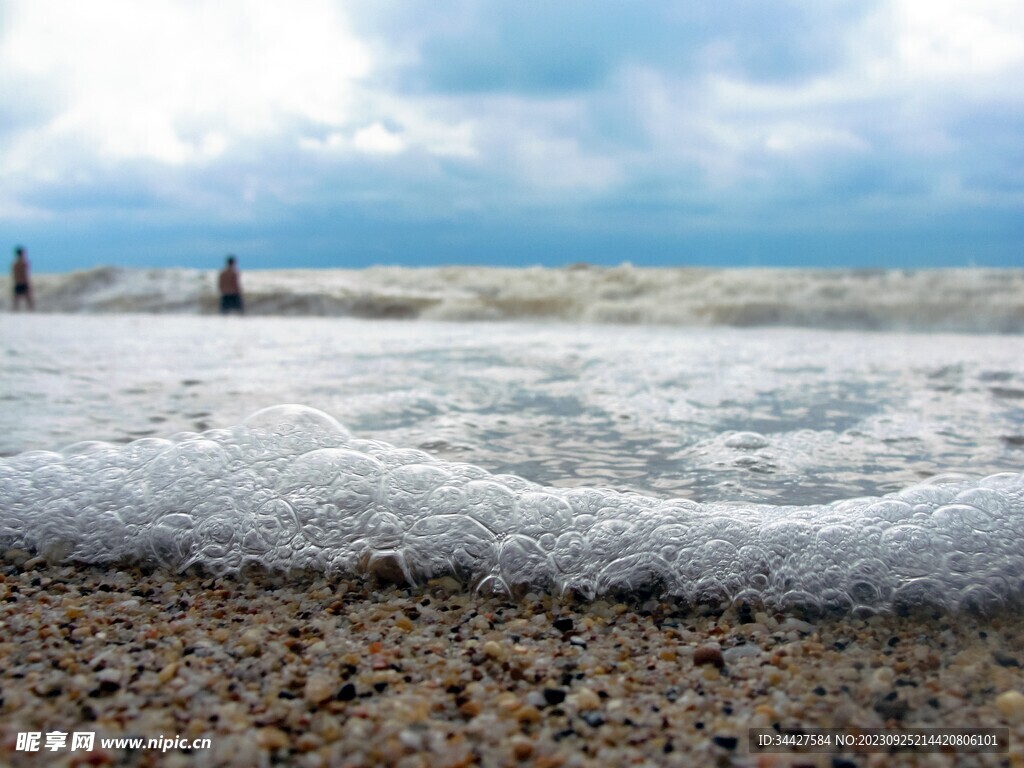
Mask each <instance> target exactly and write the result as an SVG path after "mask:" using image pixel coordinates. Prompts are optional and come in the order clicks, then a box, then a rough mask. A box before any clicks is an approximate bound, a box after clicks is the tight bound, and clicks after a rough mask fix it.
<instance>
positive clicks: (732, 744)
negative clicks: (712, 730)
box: [711, 736, 739, 750]
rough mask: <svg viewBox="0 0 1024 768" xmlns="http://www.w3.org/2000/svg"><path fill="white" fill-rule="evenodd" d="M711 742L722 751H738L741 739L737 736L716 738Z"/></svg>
mask: <svg viewBox="0 0 1024 768" xmlns="http://www.w3.org/2000/svg"><path fill="white" fill-rule="evenodd" d="M711 740H712V741H713V742H715V744H717V745H718V746H720V747H721V748H722V749H729V750H733V749H736V745H737V744H739V739H737V738H736V737H735V736H715V737H714V738H713V739H711Z"/></svg>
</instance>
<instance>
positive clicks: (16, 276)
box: [11, 245, 36, 312]
mask: <svg viewBox="0 0 1024 768" xmlns="http://www.w3.org/2000/svg"><path fill="white" fill-rule="evenodd" d="M11 282H12V283H13V284H14V311H15V312H17V311H18V307H19V306H21V302H22V299H24V300H25V302H26V303H27V304H28V308H29V309H35V308H36V305H35V303H34V302H33V301H32V283H31V282H29V279H28V259H26V258H25V249H24V248H22V247H21V246H20V245H19V246H18V247H17V248H15V249H14V263H13V264H12V265H11Z"/></svg>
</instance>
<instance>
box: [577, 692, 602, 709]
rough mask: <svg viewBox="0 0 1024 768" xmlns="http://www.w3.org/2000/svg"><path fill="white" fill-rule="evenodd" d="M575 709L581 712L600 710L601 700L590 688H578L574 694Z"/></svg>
mask: <svg viewBox="0 0 1024 768" xmlns="http://www.w3.org/2000/svg"><path fill="white" fill-rule="evenodd" d="M576 708H577V709H578V710H580V711H581V712H586V711H589V710H594V709H600V708H601V698H600V697H599V696H598V695H597V694H596V693H594V692H593V691H592V690H591V689H590V688H580V690H579V691H577V692H576Z"/></svg>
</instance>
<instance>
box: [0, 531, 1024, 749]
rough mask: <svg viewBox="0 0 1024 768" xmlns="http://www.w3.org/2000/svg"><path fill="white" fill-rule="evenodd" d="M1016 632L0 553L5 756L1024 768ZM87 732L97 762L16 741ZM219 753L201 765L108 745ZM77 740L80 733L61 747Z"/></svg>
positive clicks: (941, 619) (1008, 621) (977, 625)
mask: <svg viewBox="0 0 1024 768" xmlns="http://www.w3.org/2000/svg"><path fill="white" fill-rule="evenodd" d="M1022 630H1024V621H1022V620H1021V619H1020V618H1019V617H1015V616H1014V617H1010V616H996V617H988V618H983V619H982V618H977V617H972V616H965V615H954V616H951V615H929V616H917V617H896V616H887V617H886V616H877V617H872V618H868V619H864V618H853V617H849V616H847V617H838V618H835V617H834V618H828V619H824V618H817V619H813V620H811V621H806V620H804V619H802V618H798V617H794V616H788V617H787V616H783V615H781V614H775V615H768V614H766V613H764V612H760V611H756V610H752V609H747V608H740V609H737V608H735V607H733V608H730V609H728V610H726V611H725V612H724V613H723V612H721V611H719V610H709V609H707V608H705V609H696V610H694V609H688V608H684V607H682V606H679V605H676V604H673V603H671V602H666V601H662V600H659V599H656V598H650V599H644V598H637V597H635V596H634V597H633V598H632V599H630V600H629V601H628V602H616V601H614V600H608V599H604V600H597V601H592V602H587V601H577V600H573V599H571V598H559V597H553V596H551V595H548V594H543V593H527V594H524V595H520V596H517V597H516V599H508V598H504V597H493V596H491V597H487V596H482V595H478V594H474V593H472V592H471V591H469V590H468V589H466V588H465V587H463V586H462V585H460V584H458V583H456V582H454V581H453V580H451V579H441V580H437V581H434V582H431V583H430V584H428V585H425V586H423V587H419V588H407V587H404V586H397V585H394V584H388V583H383V582H380V581H374V580H369V579H362V578H353V579H342V578H325V577H324V576H322V575H316V574H290V575H288V576H284V575H274V574H267V573H264V572H251V573H245V574H242V575H241V576H238V577H224V578H217V577H213V576H210V575H208V574H201V573H191V572H190V573H187V574H172V573H168V572H165V571H160V570H158V571H141V570H139V569H137V568H134V567H113V566H111V567H96V566H67V565H56V566H55V565H48V564H46V563H45V562H44V561H42V560H41V559H40V558H33V557H31V555H30V554H29V553H25V552H21V551H8V552H7V553H5V554H4V557H3V560H2V561H0V689H2V690H0V697H2V703H0V713H2V715H3V717H2V718H0V763H10V764H12V765H16V766H18V765H44V764H45V765H85V764H89V765H106V764H112V765H139V766H148V765H167V766H176V765H180V766H186V765H199V766H218V765H225V766H235V765H237V766H261V765H275V764H282V765H300V766H321V765H322V766H334V765H340V766H347V765H351V766H358V765H395V766H464V765H540V766H586V765H594V766H599V765H600V766H609V765H629V764H645V765H739V766H747V765H750V766H762V765H800V766H804V765H808V766H834V767H835V768H845V767H846V766H854V765H893V764H898V765H922V766H932V765H934V766H949V765H954V764H955V765H986V766H989V765H991V766H997V765H1024V696H1022V695H1021V693H1024V674H1022V668H1021V665H1022V664H1024V631H1022ZM776 724H777V725H778V726H780V727H783V728H793V727H805V728H806V727H830V728H843V729H853V728H855V727H880V726H885V727H890V728H900V727H940V726H942V727H967V726H976V727H988V728H991V727H1000V726H1008V727H1009V728H1010V752H1009V754H1005V753H1004V754H981V755H960V756H958V757H956V758H954V757H953V756H951V755H944V754H909V753H904V754H900V755H888V754H872V755H857V754H854V753H844V754H816V755H815V754H806V755H799V756H798V755H793V754H750V753H749V750H748V741H747V736H748V733H747V732H748V728H752V727H772V726H773V725H776ZM53 731H61V732H66V733H68V734H73V733H74V732H94V733H95V734H96V745H95V749H94V750H93V752H92V753H90V754H86V753H84V752H83V751H82V750H76V751H71V750H70V748H69V746H70V744H68V746H66V747H65V748H63V749H59V750H57V751H47V750H46V749H45V744H41V746H42V747H43V749H42V750H41V751H40V753H36V754H32V753H29V752H26V751H24V750H21V751H19V750H18V749H17V747H18V734H19V733H26V732H38V733H41V734H42V739H43V740H45V734H46V733H49V732H53ZM121 736H124V737H142V738H147V739H148V738H157V737H160V736H163V737H165V738H168V739H173V738H176V737H180V738H182V739H188V740H193V739H200V738H208V739H209V740H210V748H209V749H191V750H187V749H181V748H178V747H174V748H171V749H169V750H167V751H166V752H161V751H159V750H156V749H145V748H143V749H134V750H133V749H123V748H116V747H106V748H104V747H102V746H101V745H100V743H99V740H100V739H101V738H107V737H121ZM70 738H71V736H70V735H69V736H68V739H69V740H70Z"/></svg>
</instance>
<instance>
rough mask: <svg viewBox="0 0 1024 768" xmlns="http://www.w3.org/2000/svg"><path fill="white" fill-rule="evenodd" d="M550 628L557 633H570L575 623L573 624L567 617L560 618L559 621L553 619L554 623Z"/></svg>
mask: <svg viewBox="0 0 1024 768" xmlns="http://www.w3.org/2000/svg"><path fill="white" fill-rule="evenodd" d="M552 626H553V627H554V628H555V629H557V630H558V631H559V632H572V629H573V627H574V626H575V623H574V622H573V620H572V619H570V618H568V617H562V618H560V619H555V621H554V623H553V624H552Z"/></svg>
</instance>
